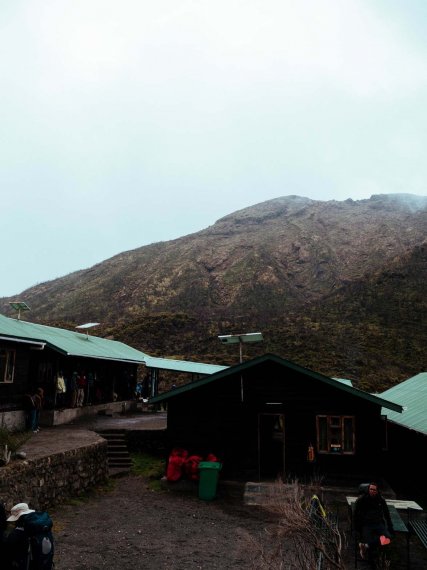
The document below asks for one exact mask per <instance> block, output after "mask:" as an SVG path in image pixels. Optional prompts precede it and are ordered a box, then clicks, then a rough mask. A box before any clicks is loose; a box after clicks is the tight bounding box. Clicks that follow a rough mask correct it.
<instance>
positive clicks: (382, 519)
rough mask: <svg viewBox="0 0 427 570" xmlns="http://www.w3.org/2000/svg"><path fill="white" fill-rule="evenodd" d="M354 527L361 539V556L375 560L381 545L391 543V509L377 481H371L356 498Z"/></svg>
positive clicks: (392, 534)
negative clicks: (364, 490) (365, 489)
mask: <svg viewBox="0 0 427 570" xmlns="http://www.w3.org/2000/svg"><path fill="white" fill-rule="evenodd" d="M354 527H355V529H356V533H357V535H358V536H359V540H360V542H359V549H360V556H361V558H362V559H368V560H369V561H370V562H373V560H374V557H375V555H376V553H377V552H378V549H379V547H380V545H386V544H390V539H391V538H392V537H393V536H394V530H393V524H392V522H391V517H390V511H389V510H388V506H387V503H386V501H385V499H384V498H383V496H382V495H381V493H380V492H379V489H378V485H377V483H370V484H369V486H368V489H367V491H366V492H365V493H364V494H363V495H361V496H360V497H359V498H358V499H357V500H356V503H355V507H354Z"/></svg>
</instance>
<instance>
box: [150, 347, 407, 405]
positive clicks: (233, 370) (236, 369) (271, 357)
mask: <svg viewBox="0 0 427 570" xmlns="http://www.w3.org/2000/svg"><path fill="white" fill-rule="evenodd" d="M267 361H273V362H277V363H278V364H280V365H281V366H284V367H286V368H290V369H291V370H295V371H296V372H299V373H302V374H306V375H307V376H310V377H311V378H314V379H316V380H319V381H321V382H323V383H325V384H328V385H330V386H335V387H336V388H338V389H340V390H343V391H344V392H348V393H350V394H353V395H354V396H357V397H359V398H363V399H364V400H368V401H370V402H372V403H374V404H377V405H379V406H382V407H385V408H389V409H391V410H395V411H396V412H401V411H402V406H400V405H399V404H396V403H395V402H390V401H388V400H385V399H383V398H379V397H378V396H374V395H372V394H369V393H368V392H364V391H363V390H359V389H357V388H353V387H352V386H349V385H348V384H347V383H346V382H341V381H339V380H335V379H334V378H330V377H329V376H324V375H323V374H319V373H318V372H314V371H313V370H310V369H309V368H304V367H303V366H300V365H299V364H295V363H294V362H291V361H290V360H285V359H284V358H281V357H280V356H277V355H275V354H264V355H263V356H258V357H256V358H253V359H252V360H248V361H246V362H243V363H242V364H236V365H235V366H230V367H229V368H226V369H225V370H221V371H219V372H216V373H215V374H212V375H211V376H209V377H207V378H201V379H199V380H195V381H194V382H191V383H189V384H185V385H184V386H179V387H178V388H174V389H173V390H170V391H168V392H164V393H163V394H159V396H156V397H155V398H151V399H150V402H152V403H157V402H161V401H163V400H168V399H169V398H175V397H177V396H179V395H180V394H183V393H184V392H188V391H189V390H195V389H197V388H199V387H201V386H204V385H205V384H209V383H210V382H215V381H216V380H220V379H221V378H224V377H227V376H231V375H232V374H240V373H243V372H244V371H245V370H246V369H248V368H251V367H253V366H257V365H259V364H262V363H263V362H267Z"/></svg>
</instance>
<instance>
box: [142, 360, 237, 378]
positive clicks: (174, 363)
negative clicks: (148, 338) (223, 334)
mask: <svg viewBox="0 0 427 570" xmlns="http://www.w3.org/2000/svg"><path fill="white" fill-rule="evenodd" d="M144 362H145V365H146V366H148V367H149V368H161V369H162V370H173V371H174V372H189V373H191V374H214V373H215V372H219V371H221V370H224V369H225V368H227V366H220V365H218V364H204V363H202V362H189V361H187V360H175V359H173V358H157V357H155V356H148V355H145V356H144Z"/></svg>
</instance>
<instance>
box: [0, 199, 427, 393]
mask: <svg viewBox="0 0 427 570" xmlns="http://www.w3.org/2000/svg"><path fill="white" fill-rule="evenodd" d="M426 235H427V197H422V196H414V195H410V194H400V195H394V194H390V195H374V196H372V197H371V198H369V199H365V200H359V201H354V200H351V199H348V200H345V201H343V202H339V201H335V200H332V201H327V202H322V201H318V200H311V199H309V198H304V197H300V196H296V195H290V196H284V197H279V198H274V199H272V200H268V201H265V202H261V203H260V204H255V205H253V206H250V207H248V208H244V209H241V210H238V211H236V212H233V213H231V214H228V215H226V216H224V217H222V218H220V219H219V220H217V221H216V222H215V223H214V224H213V225H211V226H209V227H207V228H205V229H203V230H201V231H199V232H195V233H193V234H189V235H186V236H183V237H180V238H176V239H174V240H170V241H166V242H158V243H154V244H149V245H146V246H142V247H139V248H135V249H133V250H129V251H126V252H123V253H120V254H117V255H115V256H113V257H111V258H109V259H107V260H105V261H103V262H101V263H98V264H96V265H94V266H92V267H90V268H88V269H83V270H79V271H77V272H73V273H71V274H69V275H66V276H63V277H60V278H58V279H55V280H52V281H48V282H46V283H41V284H38V285H36V286H34V287H31V288H28V289H26V290H25V291H24V292H23V293H22V294H21V296H20V297H21V298H22V299H23V300H25V301H26V302H27V303H28V304H29V305H30V307H31V309H32V312H31V320H36V321H39V322H45V323H52V322H61V323H69V324H70V326H71V325H72V324H74V323H76V324H81V322H87V321H96V322H102V323H103V329H102V330H101V334H109V335H112V334H113V335H114V336H115V337H117V338H118V339H119V340H124V341H125V342H126V341H127V340H128V339H129V338H131V340H132V343H133V344H132V345H133V346H135V347H136V348H139V349H141V350H143V351H145V352H147V351H148V350H147V346H149V347H150V348H151V347H152V348H153V350H154V351H155V352H156V353H157V354H158V355H163V356H171V355H172V356H176V357H179V358H183V359H190V358H189V357H192V358H195V359H198V360H202V359H205V361H212V362H218V363H219V362H221V363H223V362H224V359H223V360H221V358H222V357H225V360H227V355H226V354H225V353H224V351H223V350H221V349H220V348H219V347H217V346H216V345H215V343H216V341H217V339H216V335H217V334H227V333H229V332H233V331H234V332H244V330H248V329H247V328H245V329H240V330H238V329H237V328H236V327H250V328H254V327H255V328H257V329H258V328H263V329H264V330H265V331H270V330H271V339H270V341H268V343H266V344H264V346H262V347H261V346H259V347H256V348H255V347H253V348H252V349H251V350H252V352H253V353H254V354H255V353H258V352H259V351H260V350H261V351H264V352H267V351H270V352H276V353H278V354H279V355H282V356H285V357H286V356H287V354H290V355H291V356H292V357H293V358H292V359H294V360H298V361H299V363H301V364H302V365H307V366H312V367H314V368H315V369H317V370H319V371H322V370H323V371H325V373H330V372H331V370H332V371H333V372H334V375H340V371H341V372H342V374H344V375H345V374H347V375H350V376H352V377H354V378H355V380H357V379H359V381H361V382H362V383H363V382H365V383H366V384H367V385H369V384H371V385H375V382H376V379H377V378H380V379H381V381H383V380H385V374H384V373H382V372H380V371H379V365H378V366H373V367H372V368H373V369H372V374H369V375H366V374H362V373H361V372H360V371H361V369H362V368H363V366H366V363H364V364H363V365H362V364H361V363H359V365H357V364H355V360H357V357H356V356H351V355H350V356H348V357H347V361H345V359H343V358H341V357H340V356H339V355H337V350H334V347H335V348H336V346H340V347H341V352H343V353H345V354H346V353H347V352H348V351H346V350H343V348H342V347H343V342H342V341H341V340H340V338H338V337H336V338H335V335H332V337H334V338H328V336H331V333H330V332H328V330H327V329H325V328H324V327H323V326H322V324H321V323H319V322H318V324H317V325H316V326H317V328H318V330H319V331H321V332H322V334H323V337H322V335H321V334H320V332H319V334H314V329H313V330H312V331H311V333H310V334H308V332H307V331H308V329H307V322H308V321H310V322H312V323H313V322H315V319H316V318H318V320H319V318H320V319H321V321H322V322H323V323H329V326H330V327H333V323H332V322H331V315H334V318H335V322H336V323H337V325H339V327H338V326H337V328H339V329H340V336H341V337H343V338H344V339H345V337H346V336H347V338H349V339H350V338H352V334H354V333H352V334H350V333H351V331H350V330H349V329H348V327H345V326H344V325H343V324H342V322H341V320H340V319H341V316H342V314H343V312H344V313H345V311H347V310H349V311H350V313H351V315H352V316H351V321H354V322H356V323H357V322H359V321H360V322H363V319H365V321H366V322H369V321H370V319H371V316H370V315H367V314H366V311H365V305H366V303H367V299H369V302H370V304H371V305H372V306H373V307H375V311H374V313H378V314H382V313H383V312H384V311H383V310H382V309H381V307H380V305H381V304H382V305H384V307H386V309H384V310H385V311H388V312H389V313H391V314H393V313H394V314H399V315H400V316H399V318H401V319H402V320H403V321H405V319H406V320H407V319H408V318H409V319H410V318H412V319H413V318H414V314H415V313H414V311H413V310H412V306H413V304H414V303H417V304H418V305H420V309H419V311H418V312H419V314H420V315H424V312H423V311H425V305H424V302H423V294H422V291H423V288H424V287H423V283H424V282H425V277H427V275H426V268H425V265H424V264H423V263H422V262H421V261H416V259H417V260H420V259H421V258H422V257H423V255H425V238H426ZM417 252H418V253H417ZM417 255H418V257H417ZM416 263H419V267H420V268H421V269H420V272H421V273H420V277H421V279H420V280H417V279H416V278H415V276H412V273H411V267H412V266H413V265H414V264H416ZM399 272H400V274H402V275H403V276H405V275H406V277H403V278H402V279H403V281H402V279H399V278H398V274H399ZM409 276H411V277H410V278H409ZM405 278H406V279H407V280H408V284H409V285H408V286H407V284H405V282H404V281H405ZM391 282H393V287H394V288H395V289H396V291H397V292H398V293H399V295H398V297H399V301H398V302H399V303H400V305H401V306H403V307H404V308H405V311H406V312H407V313H408V314H411V315H412V316H411V317H406V316H405V315H406V313H405V314H404V312H403V313H402V312H400V313H399V311H400V309H399V311H397V310H396V308H395V307H394V305H391V304H390V303H389V302H388V300H387V298H386V297H384V295H383V294H382V292H381V291H382V290H383V288H384V286H385V284H386V283H391ZM368 290H369V291H370V292H369V294H368V293H366V294H364V295H361V291H368ZM357 296H359V298H355V297H357ZM395 297H396V296H394V297H393V295H391V294H390V292H389V298H395ZM396 299H397V297H396ZM9 300H13V298H12V297H7V298H3V299H0V306H2V307H3V308H2V312H3V313H5V314H10V311H9V307H8V301H9ZM396 302H397V300H396ZM338 305H340V307H341V308H339V307H338ZM324 307H325V308H324ZM337 307H338V308H337ZM350 309H351V310H350ZM316 315H317V317H316ZM304 318H305V319H306V322H305V325H304V323H303V320H304ZM138 322H146V323H149V329H150V331H151V333H150V334H151V335H152V337H151V338H155V339H157V340H158V341H159V339H158V335H157V334H156V333H155V331H154V330H153V323H154V322H156V323H157V326H158V327H160V329H162V330H163V328H164V332H165V333H166V332H167V334H168V335H169V339H170V342H169V341H168V342H166V341H163V340H161V341H159V342H158V344H157V345H156V346H154V345H153V343H152V340H151V338H148V334H147V333H146V334H145V338H144V333H143V331H139V335H138V336H137V337H135V336H132V334H133V333H132V334H131V335H130V337H129V336H127V333H126V331H128V333H129V331H130V329H132V330H139V327H138ZM173 322H175V325H174V326H172V325H171V323H173ZM184 322H187V324H188V326H189V327H190V328H189V329H187V328H186V326H184V328H182V327H183V323H184ZM132 323H133V324H132ZM195 323H197V326H195ZM284 324H286V326H287V327H289V330H290V331H291V334H292V336H294V337H295V343H296V344H295V345H292V344H291V343H290V342H289V340H288V339H287V338H286V335H284V334H283V333H282V332H280V334H279V333H278V332H277V331H280V330H281V329H280V327H282V326H283V325H284ZM369 324H370V326H371V328H372V327H374V324H373V323H372V322H369ZM201 325H205V329H206V332H205V333H203V328H202V327H201ZM381 326H383V327H385V328H387V326H390V325H387V323H386V319H385V320H384V319H383V321H381V319H379V320H377V321H376V324H375V327H381ZM174 327H175V328H176V329H177V330H181V333H182V334H183V331H184V330H185V337H186V338H187V340H188V339H191V338H192V337H193V340H192V342H188V343H187V344H185V343H183V342H181V341H179V340H178V339H177V338H176V337H175V334H174V330H175V328H174ZM271 327H273V328H271ZM375 327H374V328H375ZM357 328H358V327H357ZM403 328H404V329H405V330H406V329H408V330H409V329H410V327H408V326H407V323H406V324H405V323H404V327H403ZM192 329H193V331H195V329H197V333H196V332H194V334H192V333H191V330H192ZM391 329H392V330H393V333H392V334H393V336H396V335H397V336H398V331H397V330H396V328H395V327H394V326H393V327H391ZM391 329H390V330H391ZM371 333H372V331H371V332H370V333H369V334H367V333H364V334H365V337H366V338H371V336H370V335H371ZM196 334H197V335H199V337H201V338H203V339H204V342H203V343H202V344H200V343H199V341H198V339H197V338H195V335H196ZM407 334H409V335H410V339H409V341H408V342H409V343H411V342H412V343H413V344H414V346H416V348H415V349H414V351H415V353H416V355H417V357H416V362H413V363H412V364H408V362H407V360H408V359H410V356H409V355H406V356H405V358H404V359H403V361H402V364H401V366H400V367H399V366H397V368H396V366H395V365H393V372H392V377H391V379H390V381H391V382H393V381H395V380H396V379H397V378H399V377H400V375H402V374H407V373H411V372H410V371H412V370H415V367H417V366H420V365H422V363H423V362H424V361H423V360H422V357H421V355H420V350H419V348H418V344H419V339H423V338H424V335H425V332H424V328H423V327H422V323H421V324H420V323H418V324H417V326H416V327H415V330H411V331H409V332H407ZM276 335H278V338H280V339H281V344H278V343H277V342H276V340H275V337H276ZM319 335H320V336H319ZM357 335H358V336H359V337H360V335H362V337H363V331H361V330H359V328H358V330H357ZM380 336H381V335H380ZM417 337H418V339H417ZM298 338H300V339H306V342H305V343H302V346H301V343H300V342H299V341H298ZM322 339H323V340H322ZM358 342H359V344H360V342H361V341H360V338H359V341H358ZM371 342H373V343H375V342H383V341H380V340H379V339H375V338H372V339H371ZM135 343H136V344H135ZM174 343H175V344H174ZM310 343H312V344H314V345H315V346H317V347H318V348H317V350H318V351H320V354H319V356H318V357H317V358H316V357H313V355H312V347H311V345H310ZM362 344H363V342H362ZM392 344H393V343H392ZM322 346H323V348H322ZM393 346H394V347H395V348H394V349H393V350H395V349H396V346H399V343H397V344H396V343H395V344H394V345H393ZM207 347H209V348H207ZM273 349H274V350H273ZM297 349H298V350H297ZM363 350H365V351H368V352H369V353H375V354H376V358H377V359H378V358H379V354H378V351H377V350H376V347H368V346H366V347H365V348H363ZM159 351H166V352H163V353H161V352H160V354H159ZM148 352H149V351H148ZM353 352H354V351H353ZM327 353H335V354H336V356H335V360H336V361H337V362H340V367H339V369H337V370H336V369H335V368H334V366H333V362H332V360H333V358H332V357H330V355H329V354H327ZM405 354H406V353H405ZM385 356H387V355H385ZM304 359H305V362H301V360H304ZM362 361H364V359H363V358H362ZM390 361H393V362H395V358H394V355H393V354H390ZM424 365H425V363H424ZM395 368H396V369H395ZM419 371H420V370H419V369H416V370H415V373H416V372H419Z"/></svg>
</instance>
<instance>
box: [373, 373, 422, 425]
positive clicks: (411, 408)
mask: <svg viewBox="0 0 427 570" xmlns="http://www.w3.org/2000/svg"><path fill="white" fill-rule="evenodd" d="M381 397H382V398H383V397H384V398H387V399H388V398H390V399H391V400H393V401H395V402H396V401H397V402H399V403H400V404H401V405H402V406H403V412H402V413H401V414H396V413H395V412H393V411H390V410H387V411H383V412H382V413H383V414H385V415H387V418H388V419H389V420H392V421H393V422H396V423H398V424H400V425H403V426H405V427H407V428H409V429H414V430H417V431H419V432H421V433H424V434H427V372H421V373H420V374H417V375H416V376H413V377H412V378H408V380H405V381H404V382H401V383H400V384H397V385H396V386H393V387H392V388H389V389H388V390H386V391H385V392H382V393H381Z"/></svg>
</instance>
